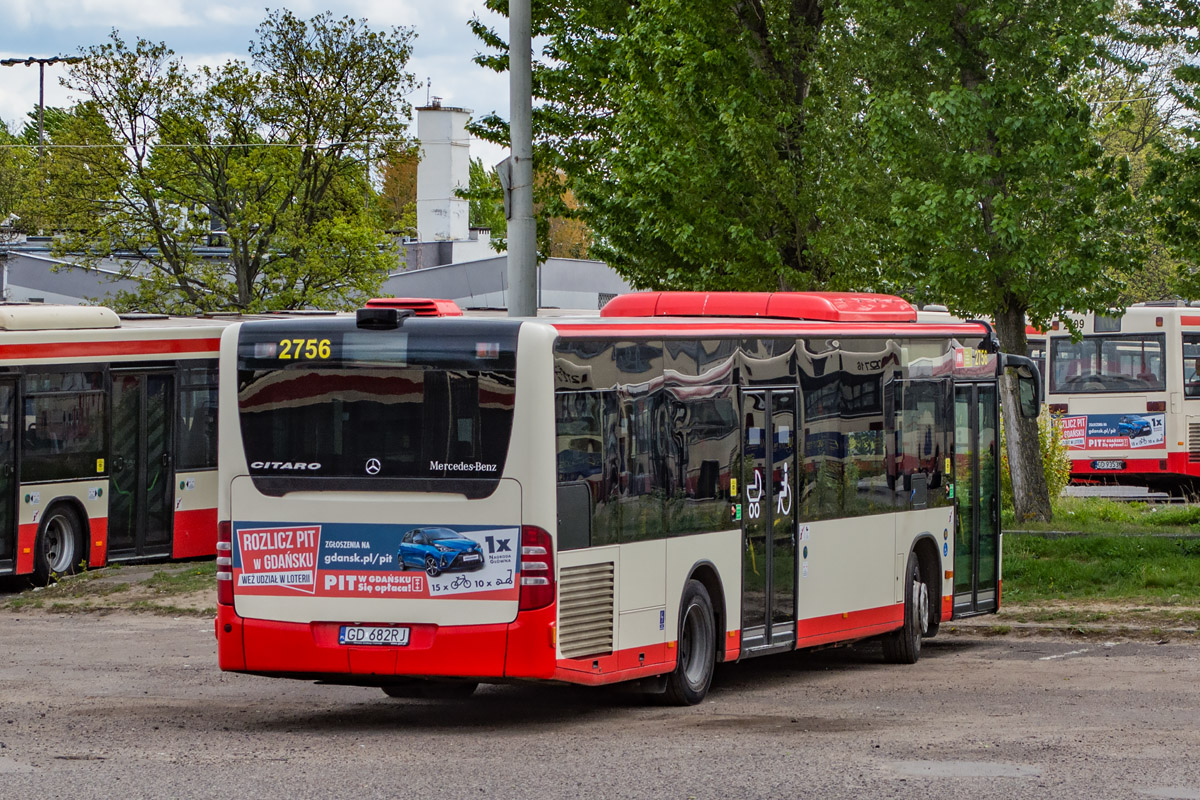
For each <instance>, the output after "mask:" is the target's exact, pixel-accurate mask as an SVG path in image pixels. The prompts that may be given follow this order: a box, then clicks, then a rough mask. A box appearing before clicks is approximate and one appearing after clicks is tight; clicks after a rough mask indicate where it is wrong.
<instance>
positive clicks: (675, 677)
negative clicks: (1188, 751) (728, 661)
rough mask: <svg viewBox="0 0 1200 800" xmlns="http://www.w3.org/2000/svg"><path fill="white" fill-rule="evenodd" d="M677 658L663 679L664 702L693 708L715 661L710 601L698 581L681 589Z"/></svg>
mask: <svg viewBox="0 0 1200 800" xmlns="http://www.w3.org/2000/svg"><path fill="white" fill-rule="evenodd" d="M677 655H678V662H677V663H676V665H675V671H674V672H672V673H671V674H670V675H669V676H667V700H668V701H669V702H670V703H672V704H674V705H677V706H694V705H696V704H697V703H699V702H700V701H701V700H703V699H704V696H705V695H707V694H708V687H709V686H711V685H712V677H713V670H714V669H715V667H716V662H717V625H716V622H714V621H713V607H712V600H711V599H710V598H709V596H708V590H707V589H705V588H704V584H702V583H701V582H700V581H696V580H691V581H688V582H687V585H685V586H684V587H683V601H682V602H681V603H680V604H679V642H678V645H677Z"/></svg>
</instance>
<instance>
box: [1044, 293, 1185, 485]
mask: <svg viewBox="0 0 1200 800" xmlns="http://www.w3.org/2000/svg"><path fill="white" fill-rule="evenodd" d="M1068 317H1069V318H1071V319H1074V320H1075V321H1076V322H1077V323H1078V324H1079V326H1080V329H1081V330H1082V339H1081V340H1080V341H1078V342H1076V341H1072V339H1071V333H1070V331H1069V330H1068V328H1067V326H1066V324H1065V323H1064V322H1063V321H1061V320H1060V321H1056V322H1055V323H1054V325H1053V326H1052V329H1051V330H1050V331H1048V332H1047V336H1048V340H1047V343H1048V348H1047V349H1048V354H1047V355H1048V359H1049V361H1048V367H1047V370H1046V401H1047V403H1049V409H1050V411H1051V413H1053V414H1055V415H1057V416H1059V417H1060V420H1059V424H1060V426H1061V429H1062V435H1063V438H1064V439H1065V440H1066V442H1067V446H1068V449H1069V451H1070V456H1071V477H1072V480H1073V481H1076V482H1118V483H1130V484H1140V485H1145V486H1153V487H1159V488H1165V489H1172V490H1181V489H1183V488H1186V487H1188V486H1191V485H1192V484H1193V482H1194V481H1195V479H1196V478H1197V477H1200V375H1198V373H1197V368H1198V367H1200V308H1193V307H1190V306H1186V305H1183V304H1151V303H1146V304H1138V305H1134V306H1130V307H1129V308H1127V309H1125V310H1124V313H1122V314H1119V315H1104V314H1071V315H1068Z"/></svg>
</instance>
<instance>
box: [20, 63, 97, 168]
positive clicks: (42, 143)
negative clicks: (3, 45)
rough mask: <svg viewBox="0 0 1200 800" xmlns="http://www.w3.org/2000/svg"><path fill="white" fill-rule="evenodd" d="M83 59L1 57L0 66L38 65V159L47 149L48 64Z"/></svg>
mask: <svg viewBox="0 0 1200 800" xmlns="http://www.w3.org/2000/svg"><path fill="white" fill-rule="evenodd" d="M80 61H83V59H82V58H81V57H79V56H50V57H49V58H37V57H35V56H30V57H29V58H5V59H0V67H15V66H17V65H18V64H24V65H25V66H27V67H32V66H33V65H34V64H37V65H38V161H39V162H40V161H41V160H42V156H43V155H44V154H45V149H46V120H45V112H46V65H47V64H58V63H63V64H77V63H79V62H80Z"/></svg>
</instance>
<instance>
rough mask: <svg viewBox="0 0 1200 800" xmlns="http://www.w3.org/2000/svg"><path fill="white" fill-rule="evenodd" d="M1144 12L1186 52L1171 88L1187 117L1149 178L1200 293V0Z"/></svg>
mask: <svg viewBox="0 0 1200 800" xmlns="http://www.w3.org/2000/svg"><path fill="white" fill-rule="evenodd" d="M1142 12H1143V15H1142V17H1141V18H1142V19H1143V20H1146V21H1147V22H1148V23H1149V24H1152V25H1155V26H1156V27H1157V28H1158V30H1160V31H1161V33H1162V37H1163V41H1164V42H1166V43H1167V45H1168V46H1173V47H1176V48H1179V49H1180V50H1182V51H1183V54H1184V55H1183V58H1182V59H1180V60H1179V63H1177V64H1175V65H1174V68H1173V70H1172V77H1173V79H1174V81H1173V84H1172V88H1171V93H1172V97H1173V99H1174V100H1176V101H1177V102H1178V103H1179V104H1180V105H1181V106H1182V107H1183V108H1184V109H1185V111H1186V117H1185V119H1184V120H1183V124H1181V125H1180V127H1179V130H1178V135H1177V136H1176V137H1174V138H1169V139H1166V140H1164V141H1161V142H1159V143H1158V147H1157V148H1156V150H1155V154H1154V156H1153V157H1152V158H1151V167H1150V175H1149V179H1148V184H1149V188H1150V189H1151V190H1152V191H1153V192H1154V193H1155V198H1154V203H1155V205H1154V208H1155V211H1156V213H1157V215H1158V221H1159V223H1160V225H1161V230H1162V238H1163V240H1164V241H1165V242H1166V245H1167V247H1168V249H1169V252H1170V254H1171V256H1172V257H1174V258H1175V259H1176V260H1177V262H1178V272H1177V286H1178V291H1179V293H1180V294H1182V295H1183V296H1184V297H1187V298H1190V299H1200V2H1197V0H1162V2H1161V3H1160V4H1159V3H1156V4H1150V5H1148V6H1147V7H1144V8H1143V9H1142Z"/></svg>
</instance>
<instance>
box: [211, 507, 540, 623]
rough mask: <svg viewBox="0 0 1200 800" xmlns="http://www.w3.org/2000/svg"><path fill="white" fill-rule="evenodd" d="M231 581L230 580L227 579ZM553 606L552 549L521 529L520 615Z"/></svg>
mask: <svg viewBox="0 0 1200 800" xmlns="http://www.w3.org/2000/svg"><path fill="white" fill-rule="evenodd" d="M230 577H232V576H230ZM553 602H554V546H553V543H552V542H551V541H550V534H548V533H546V532H545V531H544V530H542V529H541V528H535V527H533V526H532V525H525V526H522V528H521V603H520V610H521V611H533V610H534V609H537V608H545V607H546V606H548V605H550V604H551V603H553Z"/></svg>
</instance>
